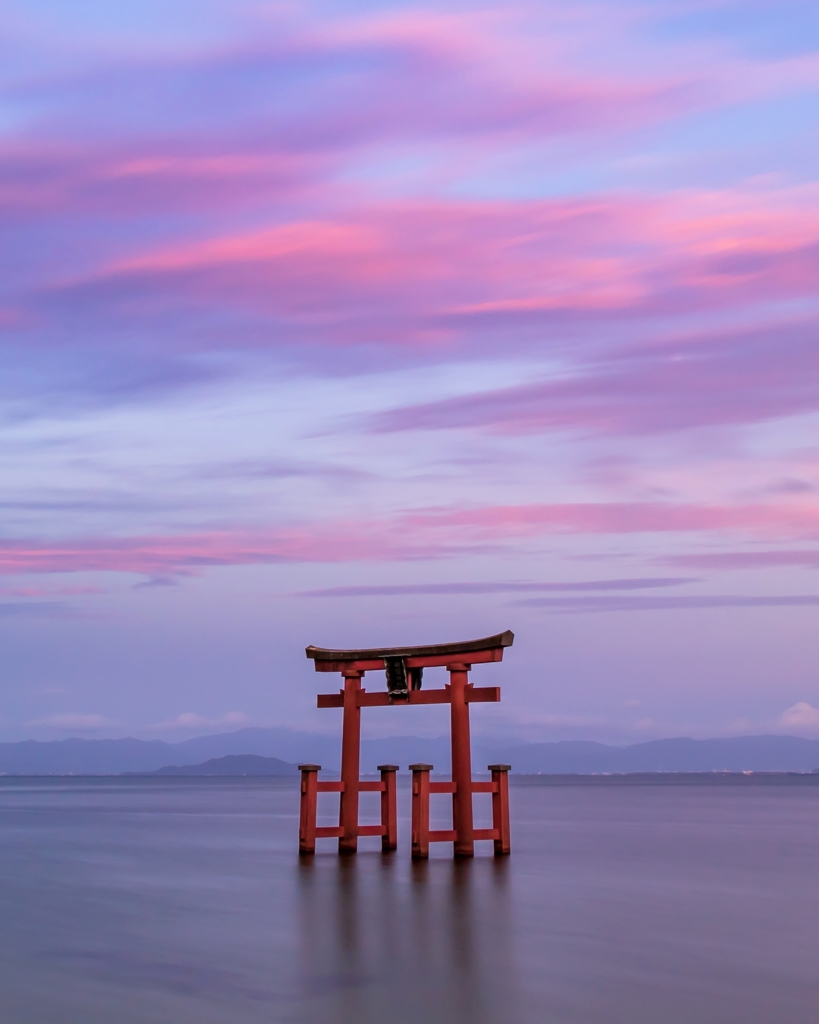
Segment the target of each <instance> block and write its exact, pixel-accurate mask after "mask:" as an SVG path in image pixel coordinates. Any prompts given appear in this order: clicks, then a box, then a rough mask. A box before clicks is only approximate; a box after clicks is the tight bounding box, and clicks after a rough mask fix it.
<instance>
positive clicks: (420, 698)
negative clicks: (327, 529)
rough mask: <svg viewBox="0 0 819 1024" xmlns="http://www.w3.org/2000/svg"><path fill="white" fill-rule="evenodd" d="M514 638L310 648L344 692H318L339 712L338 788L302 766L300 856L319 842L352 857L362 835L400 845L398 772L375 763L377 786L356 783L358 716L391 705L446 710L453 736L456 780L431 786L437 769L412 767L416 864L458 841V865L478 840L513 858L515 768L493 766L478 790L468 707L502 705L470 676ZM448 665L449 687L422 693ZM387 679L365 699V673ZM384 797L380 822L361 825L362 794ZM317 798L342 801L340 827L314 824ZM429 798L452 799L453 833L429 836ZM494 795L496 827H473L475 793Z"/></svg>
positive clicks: (321, 703)
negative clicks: (430, 677)
mask: <svg viewBox="0 0 819 1024" xmlns="http://www.w3.org/2000/svg"><path fill="white" fill-rule="evenodd" d="M513 640H514V633H512V631H511V630H506V632H505V633H498V634H497V635H496V636H490V637H485V638H484V639H482V640H467V641H465V642H463V643H457V644H437V645H433V646H431V647H382V648H376V649H372V650H358V651H330V650H324V649H323V648H320V647H308V648H307V650H306V654H307V657H308V658H312V659H313V660H314V661H315V664H316V671H317V672H340V673H341V674H342V676H343V677H344V688H343V689H342V690H341V691H340V692H339V693H337V694H336V693H320V694H319V695H318V699H317V705H318V707H320V708H343V709H344V721H343V727H342V740H341V780H340V781H339V782H319V780H318V773H319V771H320V769H321V766H320V765H316V764H302V765H299V769H300V770H301V815H300V823H299V853H304V854H309V853H314V852H315V849H316V839H335V838H337V839H338V849H339V853H344V852H355V850H356V849H357V847H358V837H359V836H381V849H382V850H383V851H385V852H386V851H388V850H394V849H395V848H396V846H397V845H398V844H397V814H396V785H395V773H396V772H397V771H398V766H397V765H389V764H385V765H379V766H378V767H379V771H380V772H381V781H380V782H363V781H362V780H361V778H360V756H361V709H362V708H373V707H384V706H387V705H390V704H449V705H450V713H451V730H452V781H451V782H432V781H431V780H430V777H429V773H430V771H431V770H432V767H433V766H432V765H429V764H413V765H410V769H411V770H412V775H413V778H412V856H413V857H414V858H416V859H419V858H425V857H427V856H428V855H429V844H430V843H431V842H432V843H435V842H452V843H454V853H455V856H456V857H471V856H473V854H474V851H475V846H474V842H475V840H476V839H491V840H493V841H494V844H495V856H502V855H503V854H507V853H509V850H510V842H509V780H508V772H509V767H510V766H509V765H505V764H493V765H489V770H490V771H491V772H492V781H491V782H473V780H472V755H471V751H470V741H469V705H470V704H475V703H484V702H493V701H499V700H500V687H498V686H473V685H472V684H471V683H470V682H469V671H470V669H471V668H472V666H473V665H475V664H483V663H486V662H493V661H502V660H503V649H504V647H511V646H512V642H513ZM438 666H443V667H445V668H446V670H447V671H448V672H449V684H448V685H446V686H445V687H444V688H443V689H438V690H423V689H422V688H421V687H422V678H423V672H424V669H425V668H434V667H438ZM376 671H385V672H386V675H387V690H386V692H384V691H381V692H379V693H368V692H367V691H366V690H365V689H364V688H363V686H362V685H361V679H362V677H363V676H364V673H365V672H376ZM361 792H380V793H381V824H380V825H359V823H358V795H359V793H361ZM319 793H339V794H340V807H339V824H338V827H337V828H336V827H329V828H319V827H317V826H316V804H317V795H318V794H319ZM430 793H451V794H452V826H453V827H452V828H451V829H446V830H439V831H430V828H429V795H430ZM473 793H491V794H492V828H485V829H476V828H474V826H473V819H472V794H473Z"/></svg>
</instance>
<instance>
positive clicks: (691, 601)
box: [512, 594, 819, 613]
mask: <svg viewBox="0 0 819 1024" xmlns="http://www.w3.org/2000/svg"><path fill="white" fill-rule="evenodd" d="M512 604H514V605H517V606H518V607H526V608H542V609H543V610H544V611H550V612H578V613H581V612H647V611H685V610H690V609H694V608H815V607H819V594H794V595H775V596H770V597H746V596H743V595H730V594H720V595H702V596H693V595H692V596H687V597H654V596H651V597H619V596H618V597H555V598H548V597H544V598H531V599H528V600H523V601H513V602H512Z"/></svg>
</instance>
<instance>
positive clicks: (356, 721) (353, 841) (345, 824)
mask: <svg viewBox="0 0 819 1024" xmlns="http://www.w3.org/2000/svg"><path fill="white" fill-rule="evenodd" d="M362 674H363V673H362V672H360V671H358V670H356V669H345V670H344V721H343V723H342V732H341V781H342V782H343V783H344V789H343V790H342V792H341V800H340V802H339V811H338V825H339V828H340V829H341V830H342V831H341V837H340V838H339V840H338V852H339V853H355V851H356V850H357V849H358V783H359V764H360V757H361V708H360V707H359V706H358V695H359V692H360V690H361V676H362Z"/></svg>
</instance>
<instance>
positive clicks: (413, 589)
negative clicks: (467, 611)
mask: <svg viewBox="0 0 819 1024" xmlns="http://www.w3.org/2000/svg"><path fill="white" fill-rule="evenodd" d="M697 582H699V581H698V580H697V579H696V578H695V577H691V576H675V577H662V576H655V577H647V578H644V579H622V580H584V581H582V582H567V583H515V582H490V583H414V584H402V585H397V586H378V585H373V586H355V587H329V588H326V589H324V590H303V591H300V592H299V593H298V594H297V595H296V596H297V597H404V596H408V595H413V594H431V595H433V594H434V595H445V594H527V593H540V592H552V591H574V590H645V589H650V588H653V587H677V586H680V585H682V584H684V583H697Z"/></svg>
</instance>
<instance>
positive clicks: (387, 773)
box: [378, 764, 398, 853]
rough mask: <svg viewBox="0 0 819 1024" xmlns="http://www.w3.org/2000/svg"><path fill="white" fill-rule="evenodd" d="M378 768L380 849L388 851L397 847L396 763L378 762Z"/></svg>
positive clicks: (384, 851)
mask: <svg viewBox="0 0 819 1024" xmlns="http://www.w3.org/2000/svg"><path fill="white" fill-rule="evenodd" d="M378 770H379V771H380V772H381V782H382V784H383V786H384V788H383V789H382V790H381V826H382V828H383V829H384V834H383V835H382V836H381V851H382V852H383V853H388V852H389V851H390V850H396V849H398V800H397V796H396V785H395V775H396V772H397V771H398V765H397V764H380V765H379V766H378Z"/></svg>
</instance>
